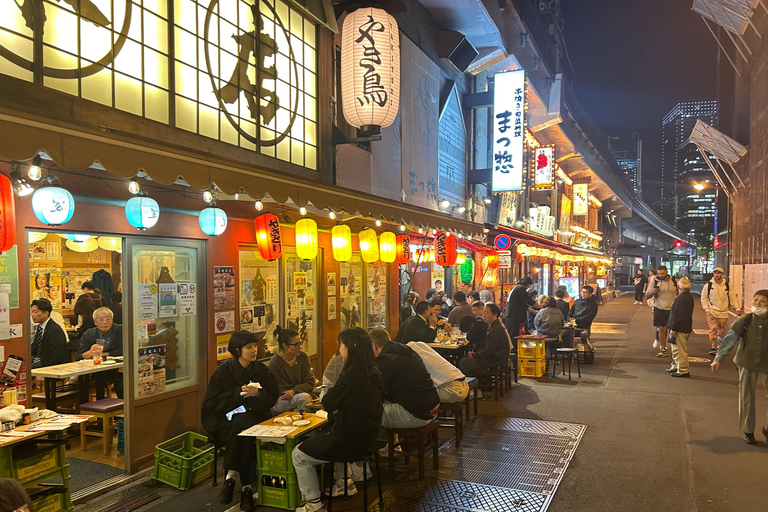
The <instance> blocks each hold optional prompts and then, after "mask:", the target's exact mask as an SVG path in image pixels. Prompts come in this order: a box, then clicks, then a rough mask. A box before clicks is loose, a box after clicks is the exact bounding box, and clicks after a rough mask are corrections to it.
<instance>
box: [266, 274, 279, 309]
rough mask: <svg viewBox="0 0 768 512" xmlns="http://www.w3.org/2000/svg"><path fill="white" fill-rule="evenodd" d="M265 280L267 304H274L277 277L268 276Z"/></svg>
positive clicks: (275, 301)
mask: <svg viewBox="0 0 768 512" xmlns="http://www.w3.org/2000/svg"><path fill="white" fill-rule="evenodd" d="M265 281H266V282H267V293H266V297H267V302H268V303H269V304H275V303H277V278H276V277H268V278H266V279H265Z"/></svg>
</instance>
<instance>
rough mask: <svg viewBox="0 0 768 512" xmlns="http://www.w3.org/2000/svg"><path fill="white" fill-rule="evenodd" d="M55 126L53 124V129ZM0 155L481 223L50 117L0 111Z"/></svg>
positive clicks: (454, 225)
mask: <svg viewBox="0 0 768 512" xmlns="http://www.w3.org/2000/svg"><path fill="white" fill-rule="evenodd" d="M54 123H55V124H54ZM0 133H2V134H3V136H2V137H0V155H2V156H3V157H5V158H8V159H11V160H21V161H24V160H30V159H31V158H33V157H34V156H35V155H37V154H38V153H39V152H45V153H46V154H48V155H49V156H50V157H51V159H52V160H53V161H54V162H55V163H56V164H58V165H59V166H61V167H63V168H65V169H71V170H82V169H86V168H88V167H90V166H91V165H92V164H93V163H94V162H98V163H99V164H100V165H101V166H102V167H104V169H106V170H107V171H108V172H109V173H110V174H112V175H115V176H118V177H121V178H125V179H128V178H132V177H134V176H136V174H137V173H138V172H139V171H144V172H145V173H146V174H147V176H149V178H151V179H152V180H153V181H155V182H157V183H160V184H163V185H171V184H173V183H176V182H177V180H178V179H179V178H182V179H183V180H184V181H185V182H186V183H187V184H188V185H189V186H190V187H192V188H195V189H197V190H206V189H208V188H209V187H210V186H211V185H212V184H214V183H215V184H216V187H218V188H219V189H220V190H221V191H222V192H224V193H225V194H228V195H234V194H237V193H239V192H241V191H244V192H245V193H247V194H248V195H249V196H251V197H253V198H256V199H258V198H263V197H265V196H266V195H267V194H269V196H270V197H271V198H272V199H273V200H274V201H276V202H278V203H286V202H288V201H291V202H293V203H294V204H296V205H297V206H306V205H307V203H311V204H312V205H313V206H314V207H316V208H319V209H323V208H326V207H327V208H331V209H333V210H334V211H336V212H341V211H344V212H347V213H349V214H360V215H363V216H365V217H370V218H374V219H378V218H383V219H385V220H388V221H393V222H396V223H400V222H405V223H406V224H408V225H410V226H414V227H418V226H424V227H425V228H427V227H428V228H435V229H438V230H442V231H452V232H455V233H462V234H464V235H472V236H473V237H475V236H477V237H479V236H480V235H482V230H483V226H482V224H478V223H474V222H470V221H467V220H464V219H460V218H456V217H450V216H448V215H445V214H442V213H440V212H436V211H434V210H429V209H426V208H420V207H418V206H412V205H407V204H403V203H398V202H395V201H391V200H387V199H382V198H380V197H377V196H374V195H371V194H366V193H363V192H358V191H356V190H351V189H345V188H342V187H337V186H331V185H326V184H323V183H318V182H312V181H309V180H301V179H299V178H297V177H296V176H292V175H287V174H279V173H276V172H271V171H266V170H262V169H259V168H255V167H253V166H248V165H247V164H245V163H241V162H235V163H233V162H230V161H225V160H223V159H217V158H215V157H210V156H201V155H198V154H194V153H192V152H184V151H183V150H179V149H175V148H168V147H165V146H162V145H159V144H154V143H150V142H142V143H138V142H136V141H135V140H133V139H129V138H127V137H121V136H118V135H114V134H108V135H107V134H105V133H104V132H99V131H96V130H89V129H80V128H78V129H73V128H71V127H70V126H68V125H65V124H64V123H59V122H56V121H51V120H47V119H46V120H44V121H43V120H40V121H38V120H33V119H26V118H19V117H15V116H13V115H10V114H7V113H5V112H3V111H0Z"/></svg>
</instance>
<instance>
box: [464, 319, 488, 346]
mask: <svg viewBox="0 0 768 512" xmlns="http://www.w3.org/2000/svg"><path fill="white" fill-rule="evenodd" d="M487 333H488V324H487V323H485V322H483V318H482V317H480V318H476V319H475V321H474V323H473V324H472V327H471V328H470V329H469V331H468V332H467V341H468V342H469V346H470V347H471V349H472V351H474V352H477V351H478V350H482V349H483V347H484V346H485V335H486V334H487Z"/></svg>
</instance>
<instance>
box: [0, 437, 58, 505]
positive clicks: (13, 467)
mask: <svg viewBox="0 0 768 512" xmlns="http://www.w3.org/2000/svg"><path fill="white" fill-rule="evenodd" d="M65 444H66V441H63V440H49V439H42V438H35V439H30V440H27V441H22V442H20V443H16V444H13V445H10V446H3V447H0V478H13V479H15V480H17V481H18V482H19V483H20V484H21V485H22V486H23V487H24V488H25V489H31V488H39V486H40V485H41V484H42V483H43V482H48V481H49V480H52V479H54V478H56V479H58V478H61V480H62V483H61V484H59V485H57V486H56V488H55V489H50V488H45V489H42V490H41V491H39V492H33V491H31V490H30V491H28V492H32V500H33V503H34V504H35V510H45V511H50V512H59V511H71V510H72V509H73V506H72V501H71V498H70V490H69V479H70V476H69V464H68V463H67V455H66V452H65ZM43 491H45V492H43Z"/></svg>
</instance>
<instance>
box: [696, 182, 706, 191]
mask: <svg viewBox="0 0 768 512" xmlns="http://www.w3.org/2000/svg"><path fill="white" fill-rule="evenodd" d="M705 187H706V185H704V184H703V183H694V184H693V188H695V189H696V190H697V191H698V192H701V191H702V190H704V188H705Z"/></svg>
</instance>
